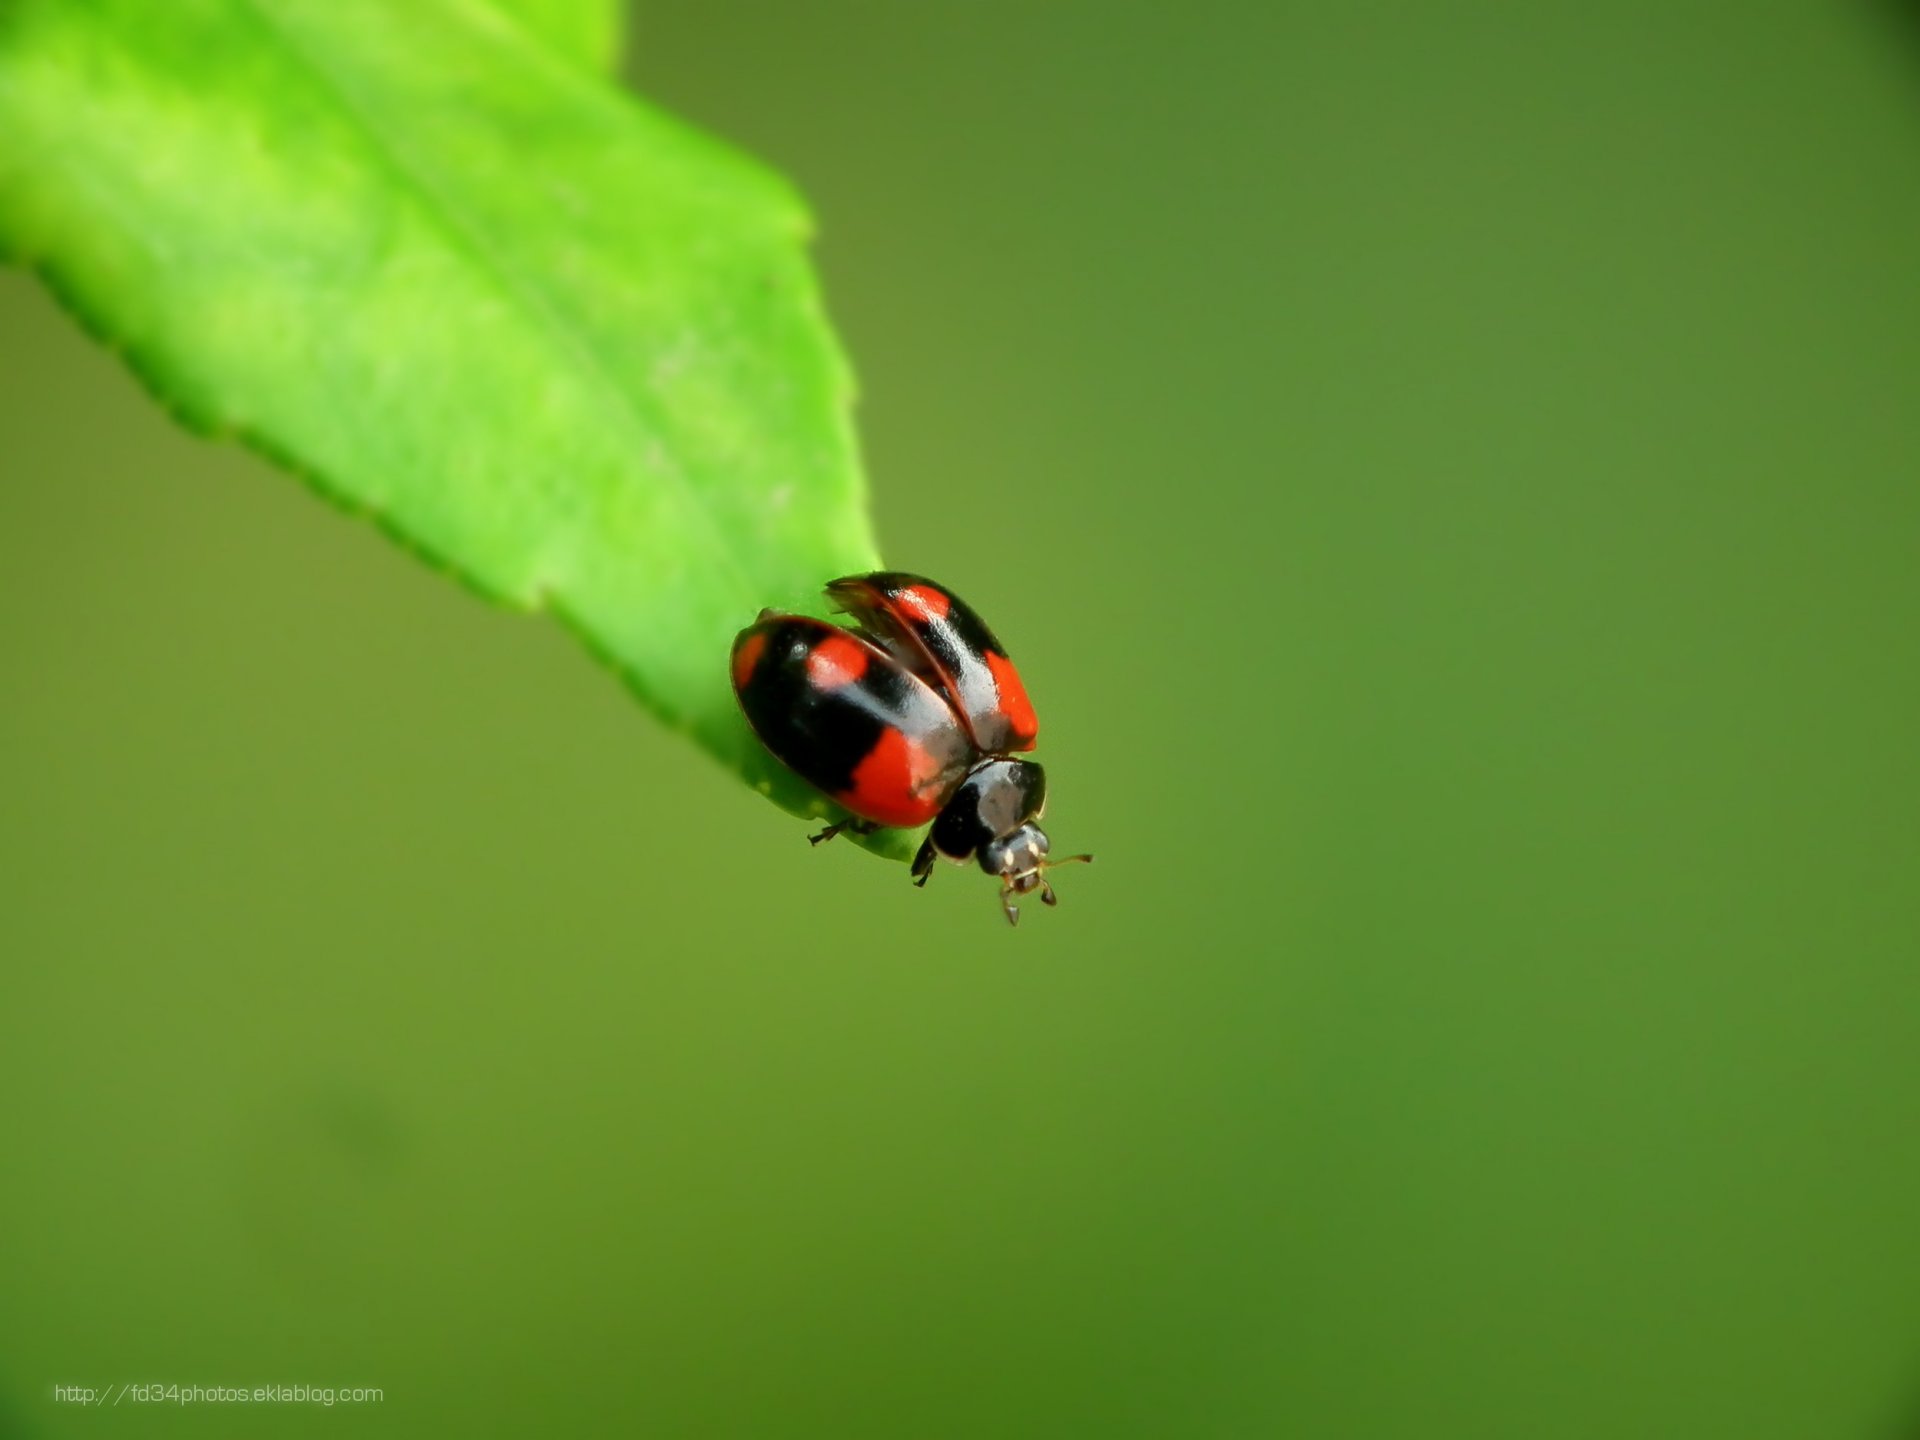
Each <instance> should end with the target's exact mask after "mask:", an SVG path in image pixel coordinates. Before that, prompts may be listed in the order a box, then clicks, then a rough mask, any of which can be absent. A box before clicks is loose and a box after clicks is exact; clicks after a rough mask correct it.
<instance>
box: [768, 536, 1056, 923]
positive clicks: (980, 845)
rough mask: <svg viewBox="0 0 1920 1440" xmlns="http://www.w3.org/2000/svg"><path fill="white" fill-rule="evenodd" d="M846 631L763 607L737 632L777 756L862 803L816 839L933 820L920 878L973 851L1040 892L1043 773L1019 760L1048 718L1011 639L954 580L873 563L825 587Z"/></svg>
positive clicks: (1043, 886) (1011, 914) (1047, 891)
mask: <svg viewBox="0 0 1920 1440" xmlns="http://www.w3.org/2000/svg"><path fill="white" fill-rule="evenodd" d="M827 598H828V599H829V600H830V601H831V602H832V603H833V605H834V608H835V609H838V610H841V611H844V612H846V613H847V614H849V615H851V616H852V617H853V621H854V623H853V624H852V625H851V626H842V625H835V624H832V623H830V622H828V621H825V620H815V619H813V618H812V617H811V616H807V615H787V614H782V613H779V612H776V611H772V610H763V611H762V612H761V613H760V618H759V619H758V620H757V621H755V622H754V623H753V624H752V625H749V626H748V627H747V628H746V629H745V630H742V631H741V632H740V634H739V636H738V637H736V638H735V640H734V642H733V689H734V694H735V695H737V696H738V697H739V700H740V708H741V710H742V711H744V712H745V714H746V717H747V721H748V723H749V724H751V725H752V726H753V730H754V733H755V734H756V735H758V736H759V737H760V741H761V743H762V744H763V745H765V746H766V747H767V749H768V750H770V751H771V752H772V753H773V755H774V758H776V759H777V760H779V761H780V762H781V763H782V764H783V765H785V766H786V767H787V768H788V769H789V770H792V771H793V772H794V773H795V774H797V775H799V776H800V777H801V778H802V779H803V780H805V781H807V783H808V784H810V785H812V786H814V787H815V788H816V789H818V790H821V791H824V792H825V793H826V794H827V795H829V796H831V797H832V798H833V799H834V800H835V801H837V802H838V803H839V804H840V805H842V806H844V807H845V808H846V809H847V810H849V811H850V812H852V818H850V819H847V820H842V821H841V822H840V823H839V824H837V825H830V826H828V827H827V828H826V829H825V830H822V831H821V832H820V833H819V834H817V835H814V836H812V837H810V838H811V839H812V841H813V843H814V844H816V845H817V844H819V843H820V842H821V841H822V840H828V839H831V838H832V837H833V836H834V835H837V834H838V833H839V832H840V831H841V830H843V829H851V830H856V831H862V832H864V831H869V830H877V829H879V828H881V827H882V826H899V827H902V828H912V827H916V826H920V825H925V824H927V823H928V822H929V821H931V822H932V826H933V828H932V829H931V830H929V831H928V832H927V838H926V840H925V841H924V842H923V843H922V844H921V846H920V851H919V853H918V854H917V855H915V856H914V859H913V882H914V884H916V885H925V884H926V883H927V877H928V876H929V875H931V874H932V873H933V862H934V858H935V857H936V856H945V857H946V858H947V859H948V860H951V861H953V862H955V863H956V864H965V863H966V862H967V861H968V860H975V861H977V862H978V863H979V866H980V868H981V869H982V870H984V871H986V872H987V874H989V875H993V876H996V877H998V878H999V880H1000V904H1001V907H1002V909H1003V910H1004V911H1005V912H1006V916H1007V922H1008V923H1009V924H1017V923H1018V922H1019V919H1020V911H1019V909H1018V908H1017V907H1016V906H1015V904H1014V899H1015V897H1016V896H1019V895H1029V894H1032V893H1033V892H1034V891H1036V890H1037V891H1039V892H1040V899H1041V900H1042V901H1043V902H1044V903H1045V904H1048V905H1052V904H1055V903H1057V902H1056V900H1055V896H1054V893H1053V886H1051V885H1050V884H1048V883H1047V878H1046V871H1047V869H1048V867H1049V866H1051V865H1064V864H1067V863H1069V862H1070V861H1075V860H1091V859H1092V858H1093V857H1092V856H1091V855H1070V856H1067V857H1066V858H1065V859H1061V860H1052V859H1049V858H1048V855H1047V836H1046V832H1045V831H1044V830H1042V829H1041V828H1040V826H1039V824H1038V823H1037V822H1038V821H1039V819H1040V814H1041V812H1042V811H1043V810H1044V809H1045V808H1046V802H1047V777H1046V772H1045V771H1043V770H1042V769H1041V768H1040V766H1039V765H1038V764H1036V763H1035V762H1033V761H1031V760H1021V759H1017V758H1015V755H1016V752H1019V751H1025V750H1031V749H1032V748H1033V746H1034V742H1035V740H1036V739H1037V738H1038V737H1039V733H1040V725H1039V722H1038V721H1037V720H1036V719H1035V718H1034V714H1033V706H1032V705H1031V704H1029V703H1028V700H1027V692H1026V689H1025V687H1024V686H1023V685H1021V683H1020V676H1019V673H1018V672H1017V671H1015V669H1014V668H1013V662H1012V661H1011V660H1009V659H1008V658H1007V652H1006V649H1005V648H1004V647H1003V646H1002V645H1001V644H1000V642H999V641H998V640H997V639H995V638H994V634H993V632H992V631H991V630H989V629H988V628H987V627H986V625H985V624H984V623H983V622H982V621H981V619H980V617H979V616H978V615H976V614H974V612H973V611H972V610H971V609H970V608H968V606H967V605H965V604H964V603H962V601H961V600H960V598H959V597H958V596H957V595H955V594H954V593H953V592H952V591H951V590H948V589H945V588H944V587H942V586H939V585H935V584H934V583H933V582H932V581H930V580H924V579H922V578H920V577H919V576H917V575H904V574H900V573H898V572H896V571H876V572H874V573H873V574H870V575H849V576H847V577H846V578H845V579H842V580H835V581H834V582H833V583H832V584H831V585H829V586H827Z"/></svg>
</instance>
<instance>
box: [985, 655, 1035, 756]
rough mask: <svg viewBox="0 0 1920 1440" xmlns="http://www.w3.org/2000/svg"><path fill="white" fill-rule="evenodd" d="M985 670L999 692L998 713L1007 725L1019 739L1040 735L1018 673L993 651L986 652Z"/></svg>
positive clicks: (1010, 662) (1005, 658) (1006, 659)
mask: <svg viewBox="0 0 1920 1440" xmlns="http://www.w3.org/2000/svg"><path fill="white" fill-rule="evenodd" d="M987 669H989V670H991V671H992V672H993V683H994V685H995V686H996V687H997V688H998V689H999V691H1000V713H1001V714H1002V715H1004V716H1006V717H1007V724H1009V725H1011V726H1012V727H1013V733H1014V734H1016V735H1018V736H1019V737H1020V738H1021V739H1023V740H1031V739H1033V738H1034V737H1035V736H1037V735H1038V734H1039V733H1040V720H1039V717H1037V716H1036V715H1035V714H1034V713H1033V702H1032V701H1031V700H1029V699H1027V687H1026V686H1024V685H1022V684H1021V683H1020V672H1019V671H1017V670H1015V669H1014V668H1013V662H1012V661H1011V660H1009V659H1008V658H1007V657H1006V656H1004V655H1002V654H1000V653H999V652H998V651H995V650H989V651H987Z"/></svg>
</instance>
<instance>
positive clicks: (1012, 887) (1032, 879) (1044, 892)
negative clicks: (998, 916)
mask: <svg viewBox="0 0 1920 1440" xmlns="http://www.w3.org/2000/svg"><path fill="white" fill-rule="evenodd" d="M1075 863H1078V864H1082V865H1091V864H1092V863H1093V856H1091V855H1062V856H1061V857H1060V858H1059V859H1058V860H1046V859H1043V860H1041V862H1040V864H1039V865H1038V866H1037V867H1035V868H1034V869H1033V870H1030V871H1028V872H1026V874H1025V875H1023V876H1020V877H1013V876H1009V877H1008V878H1007V882H1006V883H1005V884H1004V885H1002V886H1001V887H1000V908H1001V909H1002V910H1004V911H1006V914H1007V923H1008V924H1009V925H1018V924H1019V923H1020V909H1019V907H1018V906H1017V905H1015V904H1014V903H1013V897H1014V896H1015V895H1021V894H1025V893H1026V892H1027V891H1028V890H1032V889H1034V888H1036V887H1037V888H1038V889H1039V891H1040V903H1041V904H1042V905H1058V904H1059V903H1060V897H1059V896H1058V895H1056V894H1054V893H1053V886H1052V885H1050V884H1049V883H1048V882H1047V877H1046V872H1047V871H1048V870H1051V869H1052V868H1053V867H1054V866H1055V865H1072V864H1075ZM1016 879H1022V880H1026V881H1027V883H1026V884H1024V885H1022V884H1017V883H1016Z"/></svg>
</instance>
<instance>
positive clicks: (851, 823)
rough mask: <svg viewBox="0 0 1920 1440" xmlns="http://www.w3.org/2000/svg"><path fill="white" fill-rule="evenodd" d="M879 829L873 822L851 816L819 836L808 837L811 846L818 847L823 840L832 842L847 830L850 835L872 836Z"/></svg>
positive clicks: (828, 827) (830, 826)
mask: <svg viewBox="0 0 1920 1440" xmlns="http://www.w3.org/2000/svg"><path fill="white" fill-rule="evenodd" d="M878 829H880V826H879V825H878V824H876V823H875V822H874V821H872V820H862V819H861V818H860V817H859V816H858V815H849V816H848V817H847V818H846V819H844V820H838V821H835V822H834V823H833V824H831V825H829V826H827V828H826V829H824V830H822V831H821V832H820V833H819V834H818V835H809V836H807V843H808V844H809V845H818V844H819V843H820V842H821V841H823V840H831V839H832V838H833V837H834V836H836V835H838V834H839V833H840V832H841V831H842V830H845V831H846V832H847V833H848V834H850V835H871V834H872V833H873V832H874V831H876V830H878Z"/></svg>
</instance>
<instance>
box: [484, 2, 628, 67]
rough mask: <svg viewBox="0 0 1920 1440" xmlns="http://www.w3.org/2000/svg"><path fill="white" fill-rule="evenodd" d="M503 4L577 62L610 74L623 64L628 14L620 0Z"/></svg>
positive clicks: (525, 25)
mask: <svg viewBox="0 0 1920 1440" xmlns="http://www.w3.org/2000/svg"><path fill="white" fill-rule="evenodd" d="M501 8H502V9H503V10H505V11H506V12H507V13H508V14H509V15H511V16H512V17H513V18H514V19H515V20H517V21H519V22H520V26H521V28H522V29H524V30H525V31H526V32H527V33H528V34H529V35H533V36H535V37H536V38H538V39H541V40H544V41H545V42H546V43H547V45H548V46H549V47H551V48H552V50H553V52H554V53H555V54H556V55H561V56H564V57H565V58H567V59H569V60H571V61H573V63H574V64H576V65H580V66H584V67H585V68H586V69H588V70H593V71H597V72H599V73H601V74H609V75H610V74H612V73H613V72H614V71H615V70H617V69H618V68H619V66H620V46H621V43H622V41H623V40H624V39H625V36H624V35H623V33H622V21H623V20H624V19H625V18H626V17H625V14H624V10H625V7H624V6H622V5H620V4H619V3H617V0H503V3H502V5H501Z"/></svg>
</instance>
